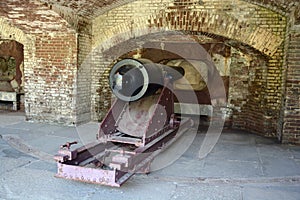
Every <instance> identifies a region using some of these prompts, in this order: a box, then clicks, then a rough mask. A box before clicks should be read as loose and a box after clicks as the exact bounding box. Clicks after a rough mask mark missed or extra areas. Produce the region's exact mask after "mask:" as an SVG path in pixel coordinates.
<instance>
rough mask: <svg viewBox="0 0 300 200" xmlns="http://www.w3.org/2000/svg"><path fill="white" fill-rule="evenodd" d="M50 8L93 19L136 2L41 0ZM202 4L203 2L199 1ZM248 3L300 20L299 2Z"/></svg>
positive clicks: (265, 0) (269, 0)
mask: <svg viewBox="0 0 300 200" xmlns="http://www.w3.org/2000/svg"><path fill="white" fill-rule="evenodd" d="M40 1H41V2H43V3H45V4H47V5H49V6H59V7H62V8H66V9H69V10H71V11H72V12H73V13H74V14H77V15H78V16H82V17H84V18H88V19H93V18H95V17H97V16H98V15H99V14H102V13H103V12H105V11H107V10H109V9H112V8H114V7H117V6H120V5H123V4H126V3H129V2H132V1H134V0H40ZM199 1H200V2H201V0H199ZM244 1H246V2H250V3H255V4H259V5H266V7H270V8H271V7H272V8H276V9H277V10H281V11H283V12H291V11H292V8H293V7H294V8H295V16H296V18H297V19H299V18H300V3H299V0H244Z"/></svg>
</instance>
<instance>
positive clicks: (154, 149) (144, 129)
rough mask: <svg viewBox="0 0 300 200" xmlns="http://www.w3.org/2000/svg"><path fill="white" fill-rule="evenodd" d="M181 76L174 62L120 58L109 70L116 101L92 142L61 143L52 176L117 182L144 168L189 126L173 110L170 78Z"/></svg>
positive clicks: (100, 182) (91, 181)
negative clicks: (167, 63)
mask: <svg viewBox="0 0 300 200" xmlns="http://www.w3.org/2000/svg"><path fill="white" fill-rule="evenodd" d="M183 75H184V69H183V68H182V67H179V66H176V67H174V66H167V65H162V64H158V63H153V62H151V61H150V60H145V59H139V60H136V59H130V58H128V59H123V60H121V61H119V62H117V63H116V64H115V65H114V66H113V67H112V69H111V71H110V74H109V86H110V88H111V90H112V93H113V94H114V95H115V97H116V98H115V102H114V103H113V104H112V106H111V108H110V109H109V111H108V112H107V114H106V116H105V118H104V119H103V121H102V122H101V124H100V127H99V131H98V133H97V134H96V141H95V142H93V143H90V144H87V145H85V146H83V147H80V148H77V149H74V150H72V149H71V145H72V144H75V142H68V143H67V144H65V145H62V146H61V147H62V148H61V149H60V150H59V152H58V154H57V155H55V157H54V159H55V160H56V161H57V169H58V170H57V174H56V177H60V178H65V179H72V180H79V181H83V182H89V183H96V184H102V185H109V186H115V187H120V186H121V185H122V184H123V183H124V182H125V181H126V180H128V179H129V178H130V177H131V176H132V175H134V174H135V173H148V172H149V171H150V165H151V162H152V161H153V159H154V158H155V157H156V156H157V155H158V154H159V153H160V152H162V151H163V150H165V149H166V148H168V147H169V146H170V145H171V144H172V143H174V142H175V141H176V140H177V139H178V138H179V137H180V136H181V135H182V134H183V133H184V132H185V131H187V130H188V129H189V128H190V127H191V126H193V121H192V120H191V119H189V118H184V117H180V116H177V115H176V114H175V113H174V94H173V88H172V83H173V82H174V81H175V80H178V79H180V78H181V77H182V76H183Z"/></svg>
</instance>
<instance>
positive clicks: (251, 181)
mask: <svg viewBox="0 0 300 200" xmlns="http://www.w3.org/2000/svg"><path fill="white" fill-rule="evenodd" d="M97 129H98V123H93V122H91V123H88V124H84V125H81V126H78V127H64V126H58V125H50V124H42V123H30V122H25V120H24V116H23V114H22V113H16V112H9V113H7V112H0V162H1V164H0V199H80V200H82V199H118V200H120V199H142V200H145V199H185V200H188V199H218V200H219V199H230V200H234V199H239V200H245V199H246V200H248V199H249V200H250V199H253V200H254V199H255V200H257V199H262V200H267V199H272V200H277V199H278V200H279V199H280V200H282V199H285V200H289V199H291V200H292V199H295V200H296V199H300V146H292V145H282V144H278V143H277V142H276V141H275V140H272V139H267V138H262V137H260V136H257V135H253V134H250V133H248V132H243V131H237V130H226V131H223V133H222V134H221V135H220V137H218V140H217V143H216V145H213V149H212V150H211V151H209V153H208V154H207V156H205V157H204V158H202V159H200V158H199V153H200V152H199V151H200V149H201V146H203V145H205V144H204V141H206V142H207V141H209V140H205V138H206V137H207V134H205V133H206V129H201V130H200V131H196V130H195V129H191V130H190V131H189V132H187V133H186V134H185V135H184V136H183V137H182V138H180V140H179V141H177V142H176V143H175V144H174V145H172V147H171V148H169V149H168V150H167V151H165V152H164V153H163V154H161V155H160V156H159V157H158V158H157V159H156V160H155V161H154V163H153V165H152V168H151V169H152V170H153V171H152V172H151V173H150V174H148V175H140V174H138V175H134V176H133V177H132V178H131V179H130V180H129V181H128V182H126V183H125V184H124V185H123V186H122V187H121V188H110V187H106V186H101V185H94V184H86V183H81V182H75V181H69V180H64V179H58V178H55V177H54V175H55V173H56V165H55V162H54V161H53V159H52V157H53V155H54V154H55V153H56V152H57V150H58V147H59V146H60V145H61V144H63V143H65V142H67V141H73V140H77V141H80V144H79V145H78V146H80V145H82V144H85V143H88V142H90V141H93V140H95V134H96V132H97ZM206 139H207V138H206ZM212 144H213V143H212Z"/></svg>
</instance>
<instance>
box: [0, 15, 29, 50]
mask: <svg viewBox="0 0 300 200" xmlns="http://www.w3.org/2000/svg"><path fill="white" fill-rule="evenodd" d="M0 27H1V28H0V38H1V39H8V40H15V41H17V42H19V43H21V44H23V45H24V44H26V43H27V42H28V40H29V37H28V36H27V35H26V34H25V33H24V32H23V31H21V30H20V29H18V28H16V27H14V26H11V25H10V24H9V23H8V22H7V21H6V20H5V19H4V18H1V17H0Z"/></svg>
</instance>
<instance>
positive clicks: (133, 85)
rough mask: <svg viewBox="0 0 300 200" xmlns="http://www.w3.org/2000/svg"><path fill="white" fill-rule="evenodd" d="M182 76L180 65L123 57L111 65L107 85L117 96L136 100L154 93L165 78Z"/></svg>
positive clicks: (172, 78)
mask: <svg viewBox="0 0 300 200" xmlns="http://www.w3.org/2000/svg"><path fill="white" fill-rule="evenodd" d="M183 76H184V69H183V68H182V67H172V66H167V65H162V64H157V63H153V62H151V61H149V60H144V59H141V60H136V59H123V60H121V61H119V62H117V63H116V64H115V65H114V66H113V67H112V69H111V71H110V74H109V85H110V88H111V90H112V92H113V93H114V95H116V97H117V98H119V99H121V100H123V101H137V100H139V99H141V98H143V97H145V96H150V95H153V94H155V92H156V91H157V90H158V89H159V88H161V87H162V86H163V85H164V80H165V78H168V79H169V80H171V81H175V80H178V79H180V78H182V77H183Z"/></svg>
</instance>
